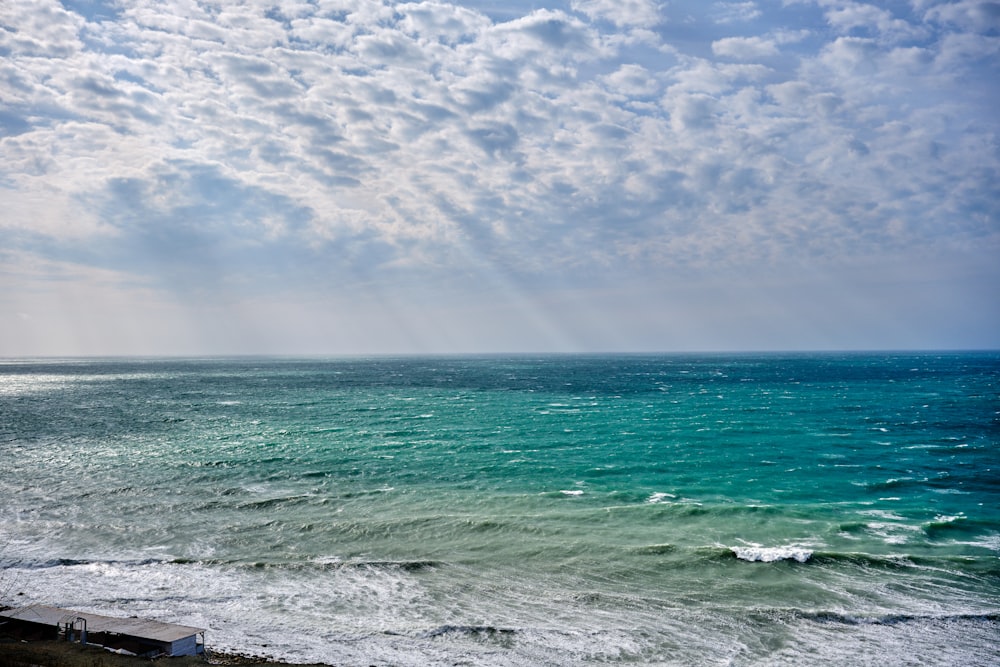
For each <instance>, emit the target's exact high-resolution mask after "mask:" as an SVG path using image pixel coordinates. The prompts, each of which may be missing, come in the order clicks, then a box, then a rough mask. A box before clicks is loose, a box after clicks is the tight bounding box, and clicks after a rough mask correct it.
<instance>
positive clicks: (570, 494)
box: [559, 489, 583, 496]
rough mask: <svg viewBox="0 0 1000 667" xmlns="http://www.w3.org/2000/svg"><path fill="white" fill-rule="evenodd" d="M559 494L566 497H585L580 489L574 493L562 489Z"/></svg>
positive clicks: (573, 491)
mask: <svg viewBox="0 0 1000 667" xmlns="http://www.w3.org/2000/svg"><path fill="white" fill-rule="evenodd" d="M559 493H561V494H563V495H565V496H582V495H583V491H580V490H579V489H575V490H572V491H569V490H566V489H561V490H560V491H559Z"/></svg>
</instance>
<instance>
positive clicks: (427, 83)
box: [0, 0, 1000, 356]
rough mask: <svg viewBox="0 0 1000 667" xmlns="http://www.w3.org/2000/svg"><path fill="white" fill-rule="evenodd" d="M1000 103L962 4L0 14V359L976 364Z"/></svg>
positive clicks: (254, 3) (34, 6) (997, 192)
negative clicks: (787, 355) (914, 354)
mask: <svg viewBox="0 0 1000 667" xmlns="http://www.w3.org/2000/svg"><path fill="white" fill-rule="evenodd" d="M998 110H1000V3H998V2H983V1H981V0H956V1H950V2H944V1H940V0H885V1H882V2H878V3H866V2H860V1H859V2H855V1H851V0H773V1H771V0H756V1H737V2H712V1H711V0H662V1H660V2H654V1H653V0H538V1H528V0H458V1H456V2H451V3H449V2H443V1H436V0H435V1H431V2H399V3H394V2H390V1H389V0H381V1H380V0H240V1H237V0H218V1H216V0H62V1H61V2H59V1H57V0H2V2H0V356H18V355H89V354H99V355H106V354H170V355H177V354H180V355H190V354H246V353H264V354H267V353H275V354H369V353H438V352H444V353H447V352H458V353H466V352H517V351H533V352H545V351H562V352H582V351H687V350H801V349H806V350H809V349H914V348H923V349H927V348H938V349H941V348H998V347H1000V297H998V294H1000V137H998V131H1000V111H998Z"/></svg>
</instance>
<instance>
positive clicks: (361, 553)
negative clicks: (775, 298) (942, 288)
mask: <svg viewBox="0 0 1000 667" xmlns="http://www.w3.org/2000/svg"><path fill="white" fill-rule="evenodd" d="M0 498H3V503H2V506H0V531H2V533H0V563H2V564H3V565H4V568H5V569H4V570H3V573H2V574H0V595H3V596H4V597H5V598H6V601H7V603H8V604H14V605H17V606H21V605H25V604H31V603H34V602H38V603H46V604H54V605H58V606H65V607H70V608H75V609H80V610H88V611H94V612H98V613H104V614H108V615H116V614H117V615H138V616H148V617H151V618H158V619H160V620H165V621H170V622H178V623H183V624H185V625H195V626H199V627H204V628H207V629H208V632H207V634H206V640H207V643H208V645H209V648H214V649H217V650H231V651H241V652H245V653H252V654H255V655H266V656H271V657H276V658H281V659H286V660H295V661H324V662H327V663H331V664H337V665H370V664H379V665H445V664H447V665H451V664H484V665H539V664H551V665H579V664H588V663H602V664H604V663H611V664H617V663H629V664H646V665H651V664H657V665H705V664H721V665H771V664H789V665H801V664H817V663H821V662H822V663H826V664H832V665H857V664H878V665H993V664H998V663H1000V648H998V646H1000V354H997V353H975V354H974V353H965V354H957V353H956V354H899V355H888V354H877V355H876V354H851V355H844V354H814V355H805V354H802V355H708V356H695V355H684V356H541V357H481V358H474V357H463V358H446V357H433V358H399V359H392V358H375V359H330V360H320V359H231V360H220V359H208V360H162V359H160V360H158V359H153V360H138V359H136V360H120V359H119V360H8V361H4V362H0Z"/></svg>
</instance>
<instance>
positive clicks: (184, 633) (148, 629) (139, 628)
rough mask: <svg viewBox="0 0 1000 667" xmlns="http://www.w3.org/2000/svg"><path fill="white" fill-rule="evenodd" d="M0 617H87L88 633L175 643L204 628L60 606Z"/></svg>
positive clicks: (49, 620) (54, 621)
mask: <svg viewBox="0 0 1000 667" xmlns="http://www.w3.org/2000/svg"><path fill="white" fill-rule="evenodd" d="M0 617H3V618H9V619H12V620H19V621H29V622H32V623H41V624H43V625H52V626H57V625H59V624H60V623H62V622H67V621H69V620H70V619H72V618H74V617H79V618H84V619H86V620H87V633H88V634H90V633H98V632H105V633H109V634H117V635H126V636H129V637H136V638H138V639H150V640H153V641H158V642H175V641H177V640H179V639H184V638H185V637H190V636H191V635H196V634H199V633H201V632H204V631H205V630H204V629H202V628H193V627H190V626H187V625H174V624H172V623H161V622H160V621H151V620H148V619H144V618H115V617H113V616H101V615H100V614H90V613H87V612H82V611H74V610H72V609H60V608H59V607H49V606H48V605H43V604H34V605H30V606H28V607H21V608H20V609H8V610H6V611H0Z"/></svg>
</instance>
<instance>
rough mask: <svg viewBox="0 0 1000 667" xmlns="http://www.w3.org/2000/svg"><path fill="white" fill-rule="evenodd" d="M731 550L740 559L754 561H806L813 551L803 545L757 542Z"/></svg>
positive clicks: (731, 548) (730, 548)
mask: <svg viewBox="0 0 1000 667" xmlns="http://www.w3.org/2000/svg"><path fill="white" fill-rule="evenodd" d="M729 550H730V551H731V552H733V554H734V555H735V556H736V558H738V559H739V560H745V561H749V562H752V563H774V562H777V561H782V560H794V561H796V562H798V563H805V562H806V561H808V560H809V559H810V558H812V555H813V552H812V550H811V549H807V548H805V547H801V546H795V545H789V546H782V547H762V546H760V545H757V544H752V545H746V546H739V547H729Z"/></svg>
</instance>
